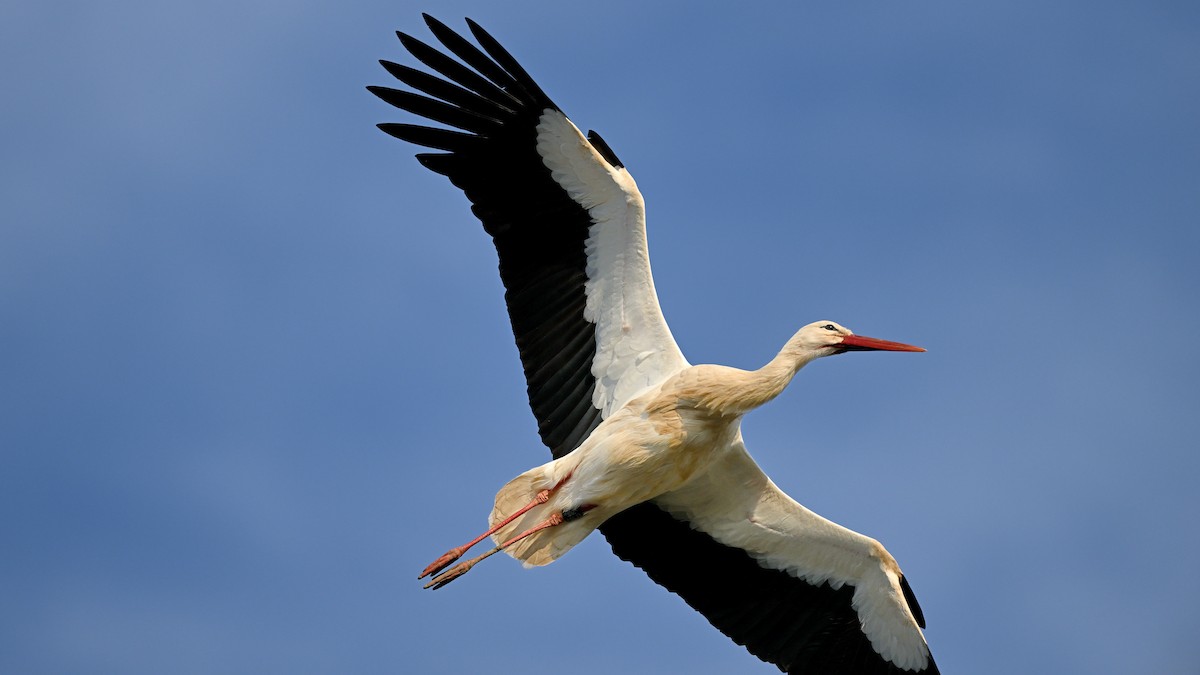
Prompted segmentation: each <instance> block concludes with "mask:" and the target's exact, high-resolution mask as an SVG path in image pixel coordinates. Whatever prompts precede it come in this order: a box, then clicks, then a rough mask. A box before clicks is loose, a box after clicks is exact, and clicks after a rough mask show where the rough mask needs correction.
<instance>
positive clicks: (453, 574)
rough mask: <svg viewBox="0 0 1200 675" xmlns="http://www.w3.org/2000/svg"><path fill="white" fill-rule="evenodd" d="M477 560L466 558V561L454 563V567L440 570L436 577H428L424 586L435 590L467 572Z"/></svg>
mask: <svg viewBox="0 0 1200 675" xmlns="http://www.w3.org/2000/svg"><path fill="white" fill-rule="evenodd" d="M477 562H479V560H477V559H476V560H467V561H466V562H461V563H459V564H457V565H455V566H454V567H451V568H450V569H448V570H446V571H445V572H442V573H441V574H439V575H437V576H436V577H434V578H432V579H430V580H429V583H427V584H425V588H429V589H432V590H435V591H436V590H437V589H439V588H441V587H442V586H445V585H446V584H448V583H450V582H451V581H454V580H455V579H457V578H459V577H461V576H462V575H464V574H466V573H467V572H469V571H471V568H472V567H474V566H475V563H477Z"/></svg>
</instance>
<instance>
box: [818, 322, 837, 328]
mask: <svg viewBox="0 0 1200 675" xmlns="http://www.w3.org/2000/svg"><path fill="white" fill-rule="evenodd" d="M821 328H824V329H825V330H837V328H834V326H833V324H831V323H827V324H825V325H824V326H821Z"/></svg>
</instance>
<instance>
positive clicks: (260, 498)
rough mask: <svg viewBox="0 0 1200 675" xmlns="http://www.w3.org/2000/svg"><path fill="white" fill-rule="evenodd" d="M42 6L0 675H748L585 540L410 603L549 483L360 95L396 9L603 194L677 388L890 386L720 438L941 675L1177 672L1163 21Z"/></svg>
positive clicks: (623, 9)
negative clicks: (549, 103) (629, 178)
mask: <svg viewBox="0 0 1200 675" xmlns="http://www.w3.org/2000/svg"><path fill="white" fill-rule="evenodd" d="M63 5H64V3H54V4H41V5H39V4H36V3H17V4H13V3H9V4H8V5H5V6H4V7H3V8H0V56H2V57H3V59H4V62H5V63H6V64H7V67H6V68H5V72H4V74H3V75H2V76H0V78H2V81H3V84H4V96H3V100H0V119H2V120H3V125H2V126H0V171H2V178H3V179H2V180H0V354H3V356H2V357H0V404H2V405H3V410H4V411H5V413H4V415H3V417H2V418H0V512H2V513H3V514H4V517H3V518H2V519H0V541H3V548H4V553H3V555H0V593H2V594H3V595H2V597H3V601H2V602H0V671H3V672H21V673H63V672H96V673H109V672H111V673H117V672H119V673H161V672H172V673H212V672H266V673H297V672H314V673H316V672H360V673H373V672H379V673H388V672H412V673H451V672H482V670H483V669H484V668H485V667H488V668H491V669H492V672H498V673H509V672H519V671H522V670H526V669H527V666H524V667H523V666H522V664H523V663H524V662H526V661H528V662H530V663H533V664H537V665H539V666H544V667H545V668H547V669H548V670H549V672H570V673H611V672H629V673H663V672H688V673H714V674H715V673H728V672H747V673H753V672H762V673H771V672H775V670H774V669H773V668H772V667H770V666H767V665H762V664H759V663H758V662H757V660H755V659H753V658H752V657H750V656H749V655H747V654H746V653H745V652H744V651H743V650H741V649H740V648H739V647H737V646H735V645H734V644H733V643H731V642H730V641H728V640H727V639H725V638H724V637H722V636H721V635H719V634H718V633H717V632H716V631H715V630H714V629H712V628H710V627H709V626H708V625H707V623H706V622H705V621H704V620H703V619H702V618H701V617H700V616H699V615H697V614H695V613H693V612H692V611H691V610H690V609H688V608H687V607H686V606H685V605H684V604H683V603H682V602H681V601H680V600H679V599H678V598H676V597H674V596H672V595H670V594H668V593H666V592H665V591H663V590H661V589H660V588H658V587H656V586H654V585H653V584H652V583H651V582H649V581H648V580H647V579H646V578H645V577H644V576H643V575H642V574H641V573H640V572H638V571H637V570H635V569H633V568H632V567H630V566H629V565H627V564H626V563H623V562H621V561H619V560H617V559H616V558H615V557H614V556H612V555H611V554H610V553H609V552H608V550H607V547H606V545H605V544H604V542H603V541H602V540H601V539H600V538H598V537H596V538H593V539H590V540H588V541H586V542H585V543H584V544H582V545H581V546H580V547H578V548H577V549H576V550H575V551H573V552H572V553H571V554H570V555H568V556H566V557H565V558H564V559H563V560H561V561H560V562H558V563H555V564H554V565H551V566H550V567H548V568H544V569H539V570H533V571H527V570H523V569H521V568H520V566H519V565H518V564H516V563H515V562H513V561H511V560H507V559H499V558H496V559H492V560H490V561H489V562H488V563H487V564H486V565H482V566H480V567H479V568H477V569H476V570H475V571H474V572H472V574H471V575H470V576H469V577H467V578H465V579H463V580H462V581H459V582H457V583H456V584H454V585H453V586H451V587H449V588H447V589H445V590H443V591H439V592H438V593H429V592H425V591H422V590H421V589H420V585H419V584H418V583H417V582H416V581H415V575H416V573H417V572H418V571H419V570H420V568H422V567H423V566H424V565H425V564H426V563H427V562H429V560H431V559H432V558H434V557H436V556H437V555H438V554H440V553H441V552H442V551H444V550H445V549H446V548H448V547H449V546H452V545H454V544H457V543H460V541H462V540H465V539H467V538H468V537H470V536H472V535H473V534H475V532H476V530H477V529H479V528H480V527H481V526H482V525H483V523H484V522H485V517H486V514H487V512H488V509H489V508H490V504H491V499H492V496H493V494H494V492H495V491H496V489H498V488H499V486H500V485H502V484H503V483H504V482H505V481H507V480H508V479H509V478H511V477H512V476H514V475H516V474H518V473H520V472H521V471H524V470H525V469H527V468H529V467H530V466H533V465H535V464H539V463H541V462H543V461H545V459H546V458H547V453H546V451H545V449H544V448H543V447H541V445H540V444H539V442H538V440H537V436H536V427H535V424H534V421H533V418H532V415H531V414H530V413H529V411H528V407H527V404H526V401H525V399H524V383H523V380H522V378H521V372H520V367H519V364H518V361H517V357H516V350H515V348H514V346H513V344H512V340H511V332H510V329H509V327H508V324H507V318H506V316H505V314H504V309H503V303H502V299H501V294H502V289H501V288H500V285H499V281H498V279H497V278H496V274H495V259H494V252H493V250H492V248H491V245H490V243H489V242H488V241H487V239H486V237H485V236H484V235H483V233H482V231H481V229H480V228H479V227H478V225H477V223H476V222H475V221H474V220H473V219H472V218H471V217H470V214H469V211H468V210H467V207H466V203H465V200H464V199H463V197H462V196H461V195H460V194H458V192H457V191H455V190H454V189H453V188H451V187H450V186H449V185H448V184H447V183H445V181H444V180H443V179H442V178H441V177H439V176H435V175H432V174H429V173H428V172H425V171H424V170H423V169H421V168H420V166H419V165H417V163H416V162H415V161H413V160H412V158H411V155H412V148H410V147H406V146H405V145H404V144H402V143H400V142H398V141H395V140H393V139H390V138H388V137H386V136H385V135H384V134H382V133H380V132H379V131H378V130H376V129H375V128H374V125H375V123H377V122H382V121H402V120H404V119H405V116H404V114H403V113H401V112H400V111H396V110H394V109H391V108H389V107H388V106H386V105H385V104H383V103H382V102H380V101H378V100H376V99H375V98H374V97H372V96H371V95H369V94H368V93H367V92H366V91H365V90H364V87H365V85H368V84H388V81H389V79H390V78H389V77H388V76H387V74H386V73H385V72H383V70H382V69H381V68H379V66H378V65H377V63H376V60H377V59H379V58H387V59H391V60H397V61H401V62H405V63H412V61H411V59H408V58H407V57H406V55H405V53H404V52H403V50H402V49H401V47H400V45H399V43H398V42H397V41H396V40H395V38H394V36H393V34H392V31H393V30H395V29H401V30H404V31H407V32H410V33H413V34H416V35H418V36H424V35H427V33H426V32H425V29H424V26H423V24H422V22H421V20H420V16H419V13H420V12H421V11H430V12H432V13H434V14H435V15H437V16H439V17H441V18H442V19H443V20H445V21H447V22H448V23H450V24H451V25H452V26H456V27H458V26H462V23H461V17H463V16H471V17H473V18H475V19H476V20H478V21H480V22H481V23H482V24H483V25H484V26H485V27H487V28H488V29H489V30H490V31H491V32H492V33H493V34H494V35H495V36H496V37H497V38H499V39H500V40H501V42H502V43H503V44H505V45H506V46H507V47H508V48H509V49H510V50H511V51H512V52H513V53H514V54H515V55H516V56H517V57H518V58H519V59H520V60H521V61H522V62H523V63H524V64H525V66H526V67H527V69H528V70H529V71H530V72H531V73H532V74H533V75H534V77H536V78H537V79H538V80H539V81H540V82H541V83H542V85H543V87H544V88H545V89H546V90H547V92H549V94H550V95H551V96H552V97H553V98H554V99H555V100H556V101H557V102H558V103H559V104H560V105H561V106H562V107H563V108H564V109H565V110H566V111H567V113H568V114H569V115H570V116H571V117H572V118H573V119H574V120H575V121H576V123H577V124H579V126H581V127H583V128H585V129H587V128H595V129H597V130H598V131H600V132H601V133H602V134H603V135H604V136H605V138H606V139H607V140H608V141H609V143H610V144H611V145H612V147H613V149H614V150H615V151H616V153H617V154H618V155H619V156H620V157H621V159H622V160H623V161H624V162H625V163H626V164H627V165H628V166H629V168H630V169H631V170H632V172H633V174H634V176H635V177H636V179H637V180H638V183H639V185H640V186H641V189H642V191H643V193H644V194H645V196H646V200H647V205H648V214H649V221H650V240H651V255H652V260H653V264H654V269H655V275H656V283H657V287H658V291H659V295H660V298H661V300H662V305H663V307H664V312H665V314H666V315H667V318H668V320H669V321H670V323H671V326H672V328H673V330H674V332H675V335H676V337H677V339H678V340H679V342H680V344H681V346H682V348H683V350H684V352H685V354H687V355H688V357H689V359H690V360H691V361H692V362H694V363H701V362H718V363H726V364H729V365H734V366H740V367H756V366H758V365H760V364H761V363H763V362H765V361H766V360H768V359H769V358H770V357H771V356H773V355H774V353H775V351H776V350H777V349H778V348H779V346H780V345H782V343H783V342H784V341H785V340H786V339H787V337H788V336H790V335H791V333H792V332H793V331H794V330H795V328H797V327H798V326H800V325H802V324H804V323H807V322H809V321H813V320H816V319H822V318H828V319H833V320H836V321H839V322H841V323H844V324H846V325H847V326H850V327H851V328H853V329H854V330H856V331H857V332H860V333H864V334H867V335H875V336H878V337H883V338H889V339H895V340H901V341H905V342H911V343H914V344H919V345H922V346H924V347H926V348H928V349H929V352H928V353H927V354H921V355H908V354H874V355H859V354H851V355H847V356H844V357H840V358H837V359H826V360H823V361H820V362H817V363H815V364H813V365H812V366H810V367H809V368H807V369H806V370H805V371H803V372H802V373H801V375H800V377H798V378H797V380H796V381H795V382H794V383H793V385H792V387H791V388H790V389H789V390H788V392H786V393H785V394H784V396H782V397H781V398H780V399H778V400H777V401H775V402H773V403H772V404H770V405H769V406H767V407H766V408H764V409H762V410H760V411H757V412H755V413H753V414H752V415H750V416H749V417H748V418H747V420H746V423H745V426H744V430H745V436H746V439H747V443H748V445H749V446H750V448H751V451H752V452H753V453H754V455H755V456H756V458H757V459H758V460H759V462H760V463H761V464H762V465H763V467H764V468H765V469H766V470H767V472H768V473H769V474H770V475H771V476H772V477H773V478H774V479H775V481H776V482H777V483H778V484H779V485H780V486H781V487H783V488H784V489H785V490H787V491H788V492H789V493H790V494H792V495H793V496H795V497H796V498H797V499H799V500H800V501H801V502H803V503H804V504H806V505H807V506H809V507H810V508H812V509H814V510H816V511H817V512H819V513H821V514H823V515H825V516H827V517H830V518H832V519H834V520H836V521H838V522H840V523H843V524H845V525H847V526H849V527H852V528H854V529H856V530H858V531H861V532H864V533H866V534H869V535H871V536H874V537H876V538H878V539H880V540H881V541H883V542H884V544H885V545H887V546H888V548H889V549H890V550H891V551H892V552H893V553H894V554H895V555H896V557H897V558H898V559H899V560H900V563H901V565H902V566H903V567H904V569H905V571H906V573H907V574H908V576H909V578H910V580H911V582H912V585H913V588H914V590H915V591H916V593H917V595H918V597H919V598H920V600H921V603H922V605H923V607H924V609H925V614H926V617H927V618H928V621H929V628H928V630H927V637H928V639H929V641H930V643H931V645H932V647H933V649H934V651H935V653H936V655H937V658H938V660H939V662H940V663H941V665H942V667H943V670H945V671H946V672H948V673H949V672H962V673H980V674H987V673H1013V672H1029V673H1033V672H1042V673H1062V672H1088V673H1128V672H1154V673H1185V672H1186V673H1191V672H1195V668H1196V664H1197V663H1198V662H1200V647H1197V644H1196V641H1195V636H1196V634H1197V633H1198V632H1200V620H1198V619H1197V615H1196V613H1195V611H1194V605H1195V603H1196V602H1197V601H1200V580H1198V579H1200V577H1198V576H1197V575H1196V572H1195V570H1196V569H1198V568H1200V538H1197V536H1196V532H1197V530H1196V525H1195V519H1196V517H1197V516H1200V492H1198V491H1197V490H1196V488H1195V481H1196V476H1197V475H1198V472H1200V459H1198V458H1197V444H1196V441H1195V440H1194V434H1195V427H1196V421H1195V416H1196V411H1197V409H1198V406H1197V403H1198V400H1197V399H1198V396H1197V393H1196V386H1195V383H1196V381H1197V378H1198V376H1200V360H1198V358H1197V356H1196V348H1195V345H1194V336H1196V335H1197V334H1198V333H1200V325H1198V323H1200V320H1198V318H1197V312H1196V309H1197V298H1198V297H1200V293H1198V292H1200V265H1197V251H1198V244H1200V234H1198V232H1197V227H1196V226H1197V221H1198V218H1200V125H1198V124H1197V120H1200V9H1198V8H1197V7H1196V6H1195V5H1194V4H1193V3H1181V2H1141V3H1118V2H1104V1H1101V2H1082V1H1075V2H1067V1H1064V2H1058V3H1044V2H1023V1H1022V2H1010V3H988V4H980V3H956V2H917V3H911V2H910V3H894V2H890V3H836V4H834V3H821V4H817V3H786V4H785V3H761V4H752V3H737V4H733V3H660V4H655V5H652V6H646V3H637V2H624V1H616V2H608V3H604V4H603V5H599V6H598V5H595V4H592V5H590V6H588V7H586V8H583V7H578V6H570V5H569V4H568V3H549V2H512V3H506V4H505V6H504V8H503V9H499V8H498V5H497V4H496V3H484V2H442V3H439V4H438V5H437V6H433V5H428V4H424V5H422V4H415V3H410V2H407V1H399V2H366V3H356V4H355V5H354V6H347V5H345V4H344V3H319V4H318V3H302V2H301V3H295V2H269V1H253V0H252V1H250V2H238V3H233V2H227V1H220V0H218V1H216V2H208V3H202V4H188V5H179V4H163V3H154V2H115V3H107V4H96V3H66V5H68V6H65V7H64V6H63ZM697 564H703V561H697Z"/></svg>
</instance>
